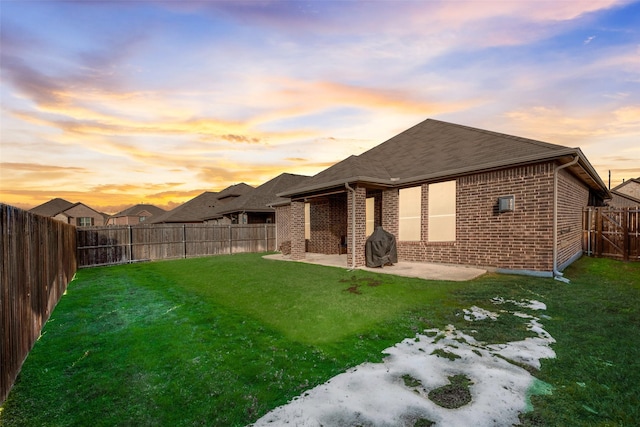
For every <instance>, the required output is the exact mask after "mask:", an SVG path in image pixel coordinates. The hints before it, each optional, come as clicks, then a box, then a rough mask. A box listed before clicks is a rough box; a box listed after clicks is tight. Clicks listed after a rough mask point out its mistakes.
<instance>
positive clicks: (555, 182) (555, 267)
mask: <svg viewBox="0 0 640 427" xmlns="http://www.w3.org/2000/svg"><path fill="white" fill-rule="evenodd" d="M579 160H580V155H579V154H576V157H575V158H574V159H573V160H572V161H570V162H569V163H565V164H564V165H560V166H558V167H556V168H555V169H554V170H553V278H554V279H556V280H559V281H561V282H565V283H569V279H566V278H564V277H562V276H563V275H562V273H561V272H559V271H558V172H559V171H560V169H564V168H568V167H569V166H573V165H575V164H576V163H578V161H579Z"/></svg>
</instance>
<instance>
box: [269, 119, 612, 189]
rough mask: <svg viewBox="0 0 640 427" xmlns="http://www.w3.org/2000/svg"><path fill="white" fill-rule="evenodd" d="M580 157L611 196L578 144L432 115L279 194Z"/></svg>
mask: <svg viewBox="0 0 640 427" xmlns="http://www.w3.org/2000/svg"><path fill="white" fill-rule="evenodd" d="M575 155H580V160H579V166H577V165H576V166H575V167H574V168H573V171H574V173H576V174H577V175H579V176H580V178H581V179H582V180H583V181H585V182H586V183H587V184H588V185H589V186H590V187H591V188H592V189H594V190H595V191H598V192H600V193H601V194H602V195H603V196H604V198H609V193H608V191H607V189H606V186H605V185H604V183H603V182H602V180H601V179H600V177H599V176H598V174H597V173H596V171H595V170H594V169H593V167H592V166H591V164H590V163H589V162H588V160H586V158H585V156H584V155H583V154H582V152H581V151H580V149H578V148H568V147H563V146H561V145H555V144H549V143H547V142H542V141H536V140H532V139H527V138H521V137H517V136H512V135H506V134H502V133H497V132H491V131H487V130H483V129H476V128H472V127H468V126H462V125H457V124H453V123H446V122H442V121H439V120H433V119H427V120H425V121H423V122H421V123H419V124H417V125H415V126H413V127H412V128H410V129H407V130H406V131H404V132H402V133H400V134H399V135H396V136H394V137H393V138H391V139H389V140H387V141H386V142H384V143H382V144H380V145H378V146H376V147H374V148H372V149H370V150H369V151H366V152H364V153H362V154H360V155H359V156H350V157H348V158H347V159H345V160H343V161H341V162H340V163H337V164H335V165H333V166H331V167H330V168H328V169H325V170H324V171H322V172H320V173H318V174H317V175H315V176H313V177H312V178H311V179H310V180H309V181H307V182H305V183H304V184H302V185H299V186H297V187H295V188H291V189H288V190H286V191H284V192H282V193H280V194H279V196H281V197H290V196H293V195H299V194H305V193H312V192H314V191H321V190H326V189H330V188H334V187H339V186H342V187H344V184H345V183H348V182H351V183H353V182H363V183H367V184H371V185H377V186H380V187H402V186H410V185H413V184H417V183H419V182H428V181H437V180H442V179H447V178H451V177H455V176H461V175H465V174H469V173H477V172H480V171H488V170H496V169H500V168H504V167H512V166H518V165H526V164H532V163H537V162H541V161H547V160H559V161H561V162H562V163H567V162H569V161H571V160H572V158H573V156H575Z"/></svg>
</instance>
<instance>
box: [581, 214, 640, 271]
mask: <svg viewBox="0 0 640 427" xmlns="http://www.w3.org/2000/svg"><path fill="white" fill-rule="evenodd" d="M582 223H583V236H582V249H583V251H584V252H585V253H586V254H587V255H590V256H596V257H607V258H616V259H621V260H625V261H640V208H638V207H636V208H610V207H599V208H593V207H592V208H585V209H584V211H583V220H582Z"/></svg>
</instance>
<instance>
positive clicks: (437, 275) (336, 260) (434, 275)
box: [263, 252, 487, 282]
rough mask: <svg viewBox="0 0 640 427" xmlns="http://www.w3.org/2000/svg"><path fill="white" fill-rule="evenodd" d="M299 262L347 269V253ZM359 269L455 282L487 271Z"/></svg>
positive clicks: (418, 265)
mask: <svg viewBox="0 0 640 427" xmlns="http://www.w3.org/2000/svg"><path fill="white" fill-rule="evenodd" d="M263 258H265V259H271V260H276V261H293V260H292V259H291V257H290V256H289V255H282V254H273V255H265V256H264V257H263ZM298 262H306V263H309V264H319V265H326V266H330V267H341V268H344V269H347V255H346V254H344V255H325V254H316V253H310V252H307V254H306V258H305V259H304V260H300V261H298ZM358 269H359V270H366V271H372V272H374V273H382V274H395V275H396V276H404V277H417V278H420V279H426V280H451V281H455V282H463V281H466V280H471V279H474V278H476V277H478V276H481V275H482V274H484V273H486V272H487V271H486V270H483V269H481V268H474V267H465V266H458V265H444V264H433V263H422V262H398V263H396V264H393V265H392V266H386V267H380V268H369V267H358Z"/></svg>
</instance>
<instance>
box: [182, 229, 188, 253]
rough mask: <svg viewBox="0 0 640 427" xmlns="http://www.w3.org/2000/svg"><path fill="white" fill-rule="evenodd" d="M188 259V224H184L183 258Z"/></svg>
mask: <svg viewBox="0 0 640 427" xmlns="http://www.w3.org/2000/svg"><path fill="white" fill-rule="evenodd" d="M186 257H187V224H182V258H186Z"/></svg>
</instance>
